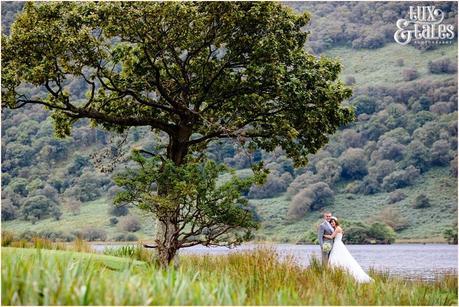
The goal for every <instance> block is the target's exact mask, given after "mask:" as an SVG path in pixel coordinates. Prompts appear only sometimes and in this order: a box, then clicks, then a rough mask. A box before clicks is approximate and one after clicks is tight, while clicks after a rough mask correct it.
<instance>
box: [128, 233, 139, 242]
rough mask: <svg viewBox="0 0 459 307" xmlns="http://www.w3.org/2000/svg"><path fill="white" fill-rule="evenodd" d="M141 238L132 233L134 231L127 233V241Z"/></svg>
mask: <svg viewBox="0 0 459 307" xmlns="http://www.w3.org/2000/svg"><path fill="white" fill-rule="evenodd" d="M138 240H139V239H138V238H137V236H136V235H134V234H132V233H129V234H127V235H126V241H130V242H132V241H138Z"/></svg>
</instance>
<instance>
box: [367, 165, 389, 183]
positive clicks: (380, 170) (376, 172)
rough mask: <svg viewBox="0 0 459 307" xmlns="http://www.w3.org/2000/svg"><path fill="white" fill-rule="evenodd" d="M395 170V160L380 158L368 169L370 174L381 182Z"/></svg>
mask: <svg viewBox="0 0 459 307" xmlns="http://www.w3.org/2000/svg"><path fill="white" fill-rule="evenodd" d="M394 170H395V162H394V161H392V160H378V161H376V164H375V165H373V166H372V167H370V168H369V169H368V176H370V177H371V178H374V179H375V180H376V181H377V182H379V183H381V182H382V181H383V179H384V177H386V176H387V175H389V174H390V173H392V172H393V171H394Z"/></svg>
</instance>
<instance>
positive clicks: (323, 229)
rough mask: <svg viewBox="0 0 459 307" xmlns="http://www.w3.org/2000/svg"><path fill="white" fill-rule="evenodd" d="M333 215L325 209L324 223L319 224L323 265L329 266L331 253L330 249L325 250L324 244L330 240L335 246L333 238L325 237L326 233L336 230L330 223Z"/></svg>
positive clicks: (329, 233)
mask: <svg viewBox="0 0 459 307" xmlns="http://www.w3.org/2000/svg"><path fill="white" fill-rule="evenodd" d="M331 217H332V214H331V212H329V211H325V212H324V221H323V222H322V224H320V225H319V231H318V234H317V236H318V239H319V244H320V249H321V251H322V265H324V266H327V264H328V256H329V255H330V251H328V252H324V250H323V245H324V243H325V242H329V243H330V244H331V245H332V246H333V240H330V239H326V238H324V235H331V234H332V233H333V231H334V229H333V227H332V226H331V225H330V219H331Z"/></svg>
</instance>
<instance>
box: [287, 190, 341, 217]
mask: <svg viewBox="0 0 459 307" xmlns="http://www.w3.org/2000/svg"><path fill="white" fill-rule="evenodd" d="M333 202H334V193H333V191H332V190H331V189H330V187H329V186H328V184H326V183H325V182H318V183H315V184H313V185H311V186H310V187H309V188H306V189H304V190H303V191H301V192H300V193H298V194H297V195H295V197H293V199H292V201H291V203H290V206H289V209H288V213H287V216H288V217H289V218H291V219H299V218H302V217H304V216H305V214H306V213H307V212H308V211H314V210H319V209H320V208H323V207H325V206H327V205H332V204H333Z"/></svg>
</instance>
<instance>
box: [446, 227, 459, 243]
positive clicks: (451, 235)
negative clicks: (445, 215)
mask: <svg viewBox="0 0 459 307" xmlns="http://www.w3.org/2000/svg"><path fill="white" fill-rule="evenodd" d="M443 237H444V238H445V240H446V241H447V242H448V244H457V225H456V226H455V227H451V228H448V229H446V230H445V231H444V232H443Z"/></svg>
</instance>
